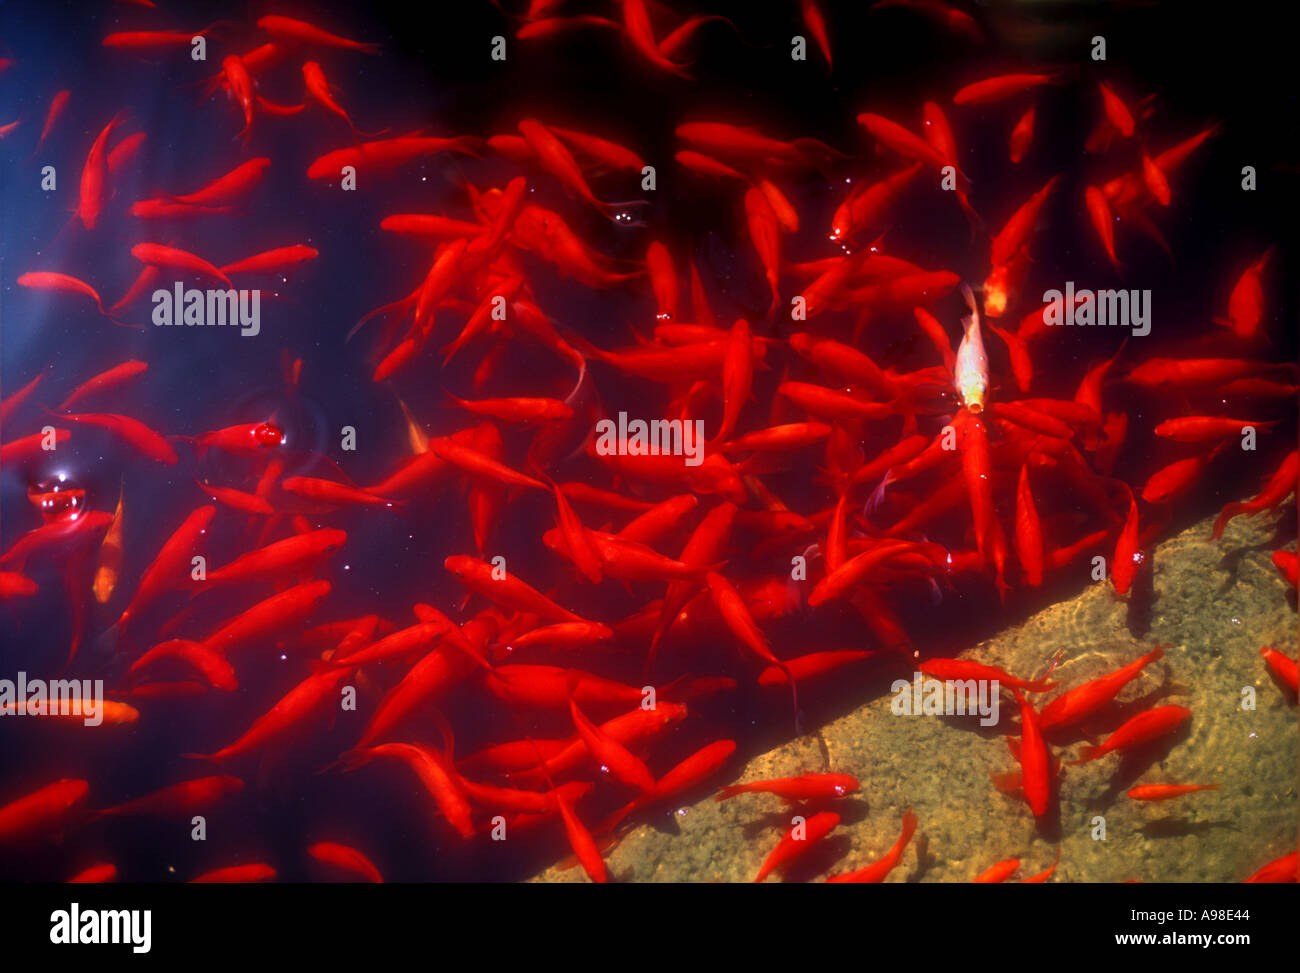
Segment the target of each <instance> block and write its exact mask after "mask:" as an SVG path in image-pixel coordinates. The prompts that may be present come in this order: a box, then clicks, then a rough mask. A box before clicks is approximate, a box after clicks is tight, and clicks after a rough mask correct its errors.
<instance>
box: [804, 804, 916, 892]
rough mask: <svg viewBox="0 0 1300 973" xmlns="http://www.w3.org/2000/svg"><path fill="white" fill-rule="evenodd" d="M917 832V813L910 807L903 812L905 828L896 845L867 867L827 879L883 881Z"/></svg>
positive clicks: (859, 881)
mask: <svg viewBox="0 0 1300 973" xmlns="http://www.w3.org/2000/svg"><path fill="white" fill-rule="evenodd" d="M915 833H916V815H915V814H914V813H912V809H911V808H908V809H907V811H906V812H904V814H903V830H902V833H901V834H900V835H899V836H898V841H896V842H895V843H894V847H892V848H891V849H889V851H888V852H886V853H885V855H884V856H883V857H882V858H880V859H879V860H878V861H875V862H873V863H872V864H870V865H867V866H866V867H865V868H859V869H856V870H855V871H852V872H840V873H839V874H838V875H832V876H830V877H829V878H827V879H826V881H828V882H856V883H872V882H883V881H884V880H885V877H886V876H887V875H888V874H889V873H890V872H892V871H893V870H894V868H895V867H896V866H897V865H898V863H899V861H900V860H901V859H902V857H903V852H904V851H905V850H906V849H907V844H908V842H909V841H911V840H912V835H913V834H915Z"/></svg>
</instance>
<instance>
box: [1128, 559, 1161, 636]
mask: <svg viewBox="0 0 1300 973" xmlns="http://www.w3.org/2000/svg"><path fill="white" fill-rule="evenodd" d="M1155 604H1156V582H1155V558H1153V557H1146V558H1144V559H1143V561H1142V566H1141V567H1140V568H1139V569H1138V572H1137V575H1136V576H1135V577H1134V578H1133V583H1132V585H1131V586H1130V588H1129V593H1128V611H1127V612H1125V619H1124V620H1125V623H1126V624H1127V625H1128V630H1129V634H1130V635H1132V636H1133V637H1134V638H1135V639H1144V638H1146V635H1147V632H1149V631H1151V621H1152V618H1153V617H1154V614H1155Z"/></svg>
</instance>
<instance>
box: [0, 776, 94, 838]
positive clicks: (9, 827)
mask: <svg viewBox="0 0 1300 973" xmlns="http://www.w3.org/2000/svg"><path fill="white" fill-rule="evenodd" d="M89 793H90V785H89V784H88V783H87V782H86V781H84V780H71V779H65V780H58V781H55V782H54V783H53V784H49V785H47V786H45V787H42V788H41V789H40V790H37V791H33V792H32V793H31V794H26V795H24V796H23V797H20V798H18V800H16V801H12V802H11V803H9V804H5V805H3V806H0V844H11V843H13V842H17V841H25V840H28V839H31V838H33V837H36V836H38V835H40V834H43V833H47V832H50V831H58V830H59V829H60V828H62V827H63V825H64V824H66V823H68V822H69V821H71V820H72V819H73V818H74V817H75V816H76V815H77V814H79V813H80V812H81V808H80V804H81V802H82V801H84V800H85V799H86V795H87V794H89Z"/></svg>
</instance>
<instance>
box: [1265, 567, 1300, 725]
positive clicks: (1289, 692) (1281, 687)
mask: <svg viewBox="0 0 1300 973" xmlns="http://www.w3.org/2000/svg"><path fill="white" fill-rule="evenodd" d="M1292 597H1293V598H1294V597H1295V592H1292ZM1266 668H1267V670H1268V678H1269V679H1271V680H1272V681H1273V685H1274V686H1276V687H1277V689H1278V692H1280V693H1281V694H1282V698H1283V699H1285V700H1286V701H1287V703H1288V705H1291V706H1294V705H1295V704H1296V702H1297V701H1298V700H1300V696H1297V694H1296V691H1295V690H1294V689H1292V688H1291V687H1290V686H1289V685H1288V684H1287V683H1285V682H1283V681H1282V679H1281V677H1280V676H1278V674H1277V673H1276V672H1274V671H1273V667H1272V666H1267V667H1266Z"/></svg>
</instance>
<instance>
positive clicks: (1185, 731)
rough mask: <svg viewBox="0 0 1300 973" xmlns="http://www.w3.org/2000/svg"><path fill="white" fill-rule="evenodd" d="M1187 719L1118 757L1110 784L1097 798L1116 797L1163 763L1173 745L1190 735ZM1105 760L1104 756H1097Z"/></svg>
mask: <svg viewBox="0 0 1300 973" xmlns="http://www.w3.org/2000/svg"><path fill="white" fill-rule="evenodd" d="M1187 724H1188V721H1184V722H1183V723H1182V724H1180V725H1179V727H1178V729H1177V730H1175V731H1174V732H1173V733H1170V734H1168V735H1167V736H1164V737H1161V738H1160V739H1159V740H1152V741H1151V742H1150V743H1147V744H1144V745H1143V746H1140V747H1135V748H1134V749H1132V750H1130V751H1128V752H1127V753H1125V754H1124V755H1123V756H1122V757H1120V761H1119V766H1118V767H1117V768H1116V769H1115V773H1114V775H1113V776H1112V777H1111V779H1110V784H1109V785H1108V786H1107V788H1106V790H1105V791H1104V792H1103V793H1102V795H1101V797H1100V798H1099V799H1101V800H1105V801H1107V802H1108V803H1109V802H1110V801H1114V800H1116V799H1118V797H1119V795H1120V794H1121V793H1122V792H1123V791H1126V790H1128V789H1129V788H1130V787H1132V786H1134V785H1135V784H1136V783H1137V781H1138V778H1140V777H1141V776H1142V775H1143V774H1145V773H1146V772H1147V771H1148V770H1150V769H1151V768H1152V767H1154V766H1155V765H1156V764H1159V763H1163V762H1164V760H1165V758H1167V757H1168V756H1169V754H1170V753H1171V752H1173V749H1174V747H1176V746H1178V745H1179V744H1180V743H1183V742H1184V741H1186V739H1187V738H1188V737H1189V736H1190V735H1191V727H1189V726H1188V725H1187ZM1099 759H1101V760H1105V759H1106V758H1105V757H1101V758H1099Z"/></svg>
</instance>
